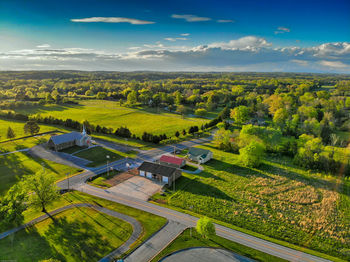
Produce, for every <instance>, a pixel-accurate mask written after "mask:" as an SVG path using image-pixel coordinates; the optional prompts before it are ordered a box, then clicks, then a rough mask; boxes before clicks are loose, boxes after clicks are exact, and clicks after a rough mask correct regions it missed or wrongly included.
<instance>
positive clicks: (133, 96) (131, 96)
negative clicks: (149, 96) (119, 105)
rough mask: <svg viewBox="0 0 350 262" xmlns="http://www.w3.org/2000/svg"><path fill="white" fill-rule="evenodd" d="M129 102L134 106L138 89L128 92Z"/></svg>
mask: <svg viewBox="0 0 350 262" xmlns="http://www.w3.org/2000/svg"><path fill="white" fill-rule="evenodd" d="M127 103H128V104H129V105H131V106H133V105H135V104H136V103H137V92H136V91H131V92H130V93H129V94H128V97H127Z"/></svg>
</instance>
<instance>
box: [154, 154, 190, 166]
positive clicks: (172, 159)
mask: <svg viewBox="0 0 350 262" xmlns="http://www.w3.org/2000/svg"><path fill="white" fill-rule="evenodd" d="M159 161H161V162H166V163H169V164H174V165H178V166H180V165H182V163H183V161H184V159H183V158H180V157H176V156H167V155H162V156H161V157H160V159H159Z"/></svg>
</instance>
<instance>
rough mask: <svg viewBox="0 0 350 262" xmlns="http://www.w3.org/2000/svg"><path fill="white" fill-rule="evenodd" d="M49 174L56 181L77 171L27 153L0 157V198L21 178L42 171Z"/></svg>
mask: <svg viewBox="0 0 350 262" xmlns="http://www.w3.org/2000/svg"><path fill="white" fill-rule="evenodd" d="M43 167H44V168H45V171H46V172H49V173H51V174H52V175H53V176H54V177H55V179H56V180H58V179H60V178H62V177H64V176H65V174H66V173H70V174H74V173H76V172H78V169H76V168H73V167H69V166H65V165H61V164H57V163H54V162H51V161H49V160H45V159H41V158H33V157H31V156H29V155H27V153H25V152H23V153H21V152H19V153H13V154H9V155H4V156H0V197H1V195H3V194H4V193H5V192H6V191H7V190H8V189H9V188H10V187H11V186H13V185H14V184H15V183H16V182H18V181H19V180H20V179H21V177H22V176H24V175H30V174H35V173H36V172H38V171H40V170H43Z"/></svg>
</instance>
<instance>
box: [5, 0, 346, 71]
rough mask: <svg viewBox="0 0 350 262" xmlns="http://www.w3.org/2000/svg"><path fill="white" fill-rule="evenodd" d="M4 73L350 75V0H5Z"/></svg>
mask: <svg viewBox="0 0 350 262" xmlns="http://www.w3.org/2000/svg"><path fill="white" fill-rule="evenodd" d="M0 70H107V71H138V70H149V71H225V72H230V71H232V72H241V71H254V72H320V73H350V0H332V1H323V0H318V1H315V0H283V1H282V0H276V1H274V0H271V1H268V0H244V1H242V0H200V1H199V0H198V1H197V0H187V1H182V0H173V1H168V0H162V1H153V0H147V1H145V0H144V1H134V0H128V1H119V0H98V1H97V0H95V1H93V0H69V1H67V0H40V1H39V0H31V1H28V0H0Z"/></svg>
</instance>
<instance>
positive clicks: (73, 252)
mask: <svg viewBox="0 0 350 262" xmlns="http://www.w3.org/2000/svg"><path fill="white" fill-rule="evenodd" d="M45 236H46V237H47V238H48V239H50V240H51V241H52V242H53V243H54V245H55V246H56V245H57V246H60V248H61V249H62V250H63V252H64V254H65V255H66V256H67V257H71V258H73V260H74V261H96V260H99V259H101V257H103V256H104V255H105V254H106V253H108V252H109V251H111V250H112V249H113V247H112V246H111V245H110V243H109V242H108V241H107V240H105V239H104V237H103V236H102V235H101V234H100V233H98V232H96V231H95V230H94V229H93V228H91V226H90V225H89V223H87V222H81V221H68V220H67V219H66V218H64V217H63V218H59V219H56V220H55V223H51V224H50V225H49V228H48V230H47V231H46V232H45Z"/></svg>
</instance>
